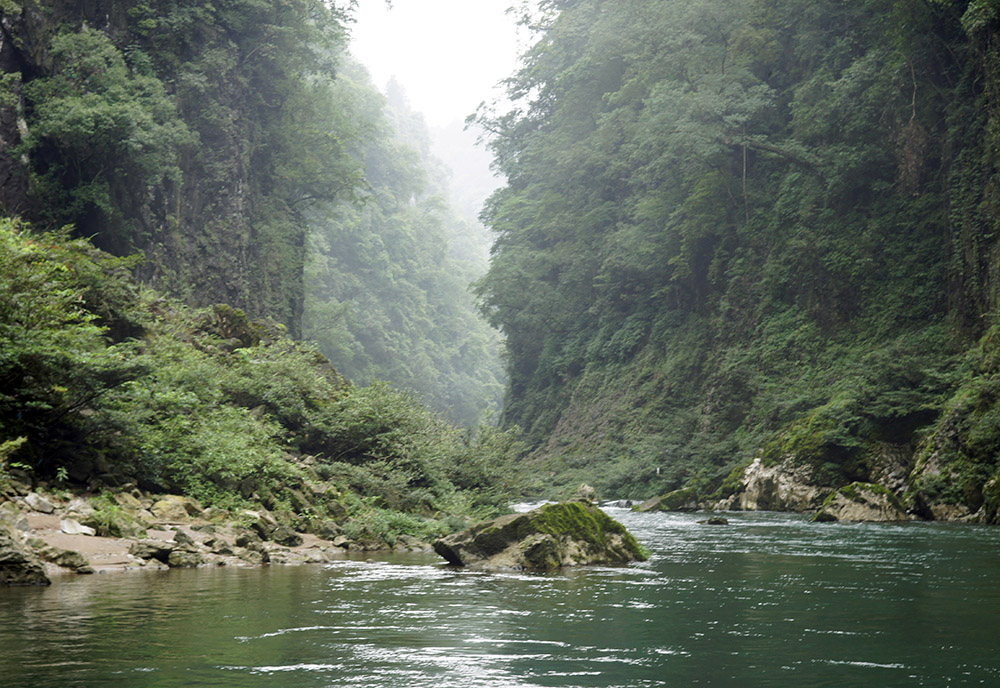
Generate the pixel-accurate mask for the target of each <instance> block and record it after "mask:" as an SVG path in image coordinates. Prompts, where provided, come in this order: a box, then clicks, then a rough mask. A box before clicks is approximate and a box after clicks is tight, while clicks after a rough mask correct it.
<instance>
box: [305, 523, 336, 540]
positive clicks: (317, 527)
mask: <svg viewBox="0 0 1000 688" xmlns="http://www.w3.org/2000/svg"><path fill="white" fill-rule="evenodd" d="M312 532H313V534H314V535H316V536H317V537H321V538H323V539H324V540H335V539H336V538H337V537H339V536H341V535H343V534H344V529H343V528H341V527H340V526H338V525H337V524H336V523H334V522H333V521H330V520H322V521H314V522H313V523H312Z"/></svg>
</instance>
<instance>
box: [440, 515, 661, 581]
mask: <svg viewBox="0 0 1000 688" xmlns="http://www.w3.org/2000/svg"><path fill="white" fill-rule="evenodd" d="M434 551H435V552H437V553H438V554H440V555H441V556H442V557H444V558H445V559H447V560H448V562H449V563H451V564H454V565H456V566H473V567H475V568H480V569H526V570H532V571H553V570H556V569H558V568H560V567H563V566H585V565H594V564H627V563H629V562H632V561H643V560H645V559H646V555H645V553H644V552H643V551H642V548H641V547H640V545H639V543H638V542H637V541H636V539H635V538H634V537H633V536H632V534H631V533H629V532H628V531H627V530H626V529H625V527H624V526H623V525H622V524H620V523H618V522H617V521H615V520H614V519H612V518H611V517H610V516H608V515H607V514H605V513H604V512H603V511H601V510H600V509H599V508H597V507H596V506H594V505H592V504H589V503H586V502H562V503H559V504H547V505H545V506H543V507H541V508H539V509H534V510H532V511H528V512H526V513H522V514H509V515H507V516H501V517H500V518H497V519H494V520H492V521H487V522H485V523H480V524H478V525H475V526H473V527H472V528H469V529H468V530H465V531H462V532H461V533H456V534H455V535H450V536H448V537H446V538H443V539H441V540H438V541H437V542H435V543H434Z"/></svg>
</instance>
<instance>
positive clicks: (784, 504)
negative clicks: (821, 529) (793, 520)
mask: <svg viewBox="0 0 1000 688" xmlns="http://www.w3.org/2000/svg"><path fill="white" fill-rule="evenodd" d="M814 482H815V478H814V475H813V469H812V468H811V467H810V466H808V465H802V464H798V463H795V462H794V461H793V460H792V459H786V460H785V461H782V462H781V463H779V464H776V465H772V466H768V465H765V464H764V462H763V461H762V460H761V459H760V458H757V459H754V462H753V463H752V464H750V465H749V466H747V469H746V472H745V473H744V474H743V481H742V489H741V491H740V492H739V493H738V494H737V495H735V497H734V498H732V499H731V500H729V503H724V504H720V505H719V508H729V509H740V510H744V511H811V510H813V509H818V508H819V507H820V506H821V505H822V504H823V500H825V499H826V498H827V496H829V494H830V493H831V492H832V491H833V490H832V489H831V488H829V487H820V486H818V485H815V484H814Z"/></svg>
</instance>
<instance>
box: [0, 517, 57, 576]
mask: <svg viewBox="0 0 1000 688" xmlns="http://www.w3.org/2000/svg"><path fill="white" fill-rule="evenodd" d="M51 583H52V581H50V580H49V577H48V576H47V575H46V574H45V566H44V565H43V564H42V562H41V561H40V560H39V559H38V557H37V556H36V555H35V554H34V553H33V552H31V551H29V550H28V549H26V548H25V547H23V546H22V545H21V541H20V539H19V538H18V537H17V536H16V535H14V534H13V533H12V532H10V531H9V530H7V529H6V528H4V527H3V526H0V586H2V585H50V584H51Z"/></svg>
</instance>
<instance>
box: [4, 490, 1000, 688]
mask: <svg viewBox="0 0 1000 688" xmlns="http://www.w3.org/2000/svg"><path fill="white" fill-rule="evenodd" d="M607 511H608V513H609V514H611V515H612V516H613V517H615V518H617V519H619V520H620V521H621V522H623V523H624V524H625V525H626V526H628V528H629V529H630V530H632V532H633V533H634V534H635V535H636V536H637V537H638V539H639V540H640V541H641V542H642V543H643V544H644V545H645V546H646V547H648V548H649V549H650V551H651V552H652V557H651V558H650V559H649V561H647V562H644V563H642V564H636V565H632V566H629V567H625V568H591V569H581V570H573V571H568V572H565V573H560V574H555V575H525V574H519V573H502V574H495V573H494V574H490V573H481V572H474V571H464V570H455V569H451V568H447V567H445V566H443V565H441V564H440V563H439V560H438V559H437V558H436V557H434V556H433V555H423V554H421V555H384V556H377V557H368V558H359V559H345V560H343V561H340V562H336V563H333V564H330V565H325V566H318V565H313V566H300V567H282V566H272V567H269V568H262V569H225V568H219V569H198V570H172V571H166V572H135V573H118V574H107V575H96V576H79V577H75V578H70V579H67V580H62V581H59V582H57V583H56V584H55V585H53V586H52V587H51V588H46V589H23V588H21V589H17V588H15V589H3V590H0V686H3V687H4V688H15V687H17V688H19V687H21V686H24V687H31V688H44V687H47V686H51V687H53V688H56V687H58V688H66V687H69V686H74V687H91V686H93V687H97V686H101V687H103V686H108V685H120V686H126V687H132V686H139V687H150V688H152V687H157V688H159V687H168V686H171V687H172V686H241V687H244V686H303V687H318V686H324V687H325V686H379V687H382V686H388V687H398V688H416V687H423V686H426V687H429V688H451V687H454V688H458V687H461V688H468V687H470V686H489V687H491V688H505V687H510V688H514V687H529V686H551V687H569V686H580V687H590V686H601V687H605V688H607V687H611V686H629V687H639V686H689V685H712V686H782V687H787V686H797V687H803V686H860V685H867V686H943V685H992V686H996V685H1000V575H998V574H1000V529H998V528H986V527H977V526H968V525H952V524H934V523H913V524H899V525H885V524H859V525H844V524H823V525H818V524H811V523H809V522H807V521H806V519H805V518H804V517H801V516H796V515H788V514H770V513H735V514H727V516H728V518H729V521H730V524H729V525H728V526H708V525H701V524H699V523H697V521H698V520H699V519H700V518H704V515H698V514H634V513H631V512H629V511H627V510H623V509H607Z"/></svg>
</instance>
